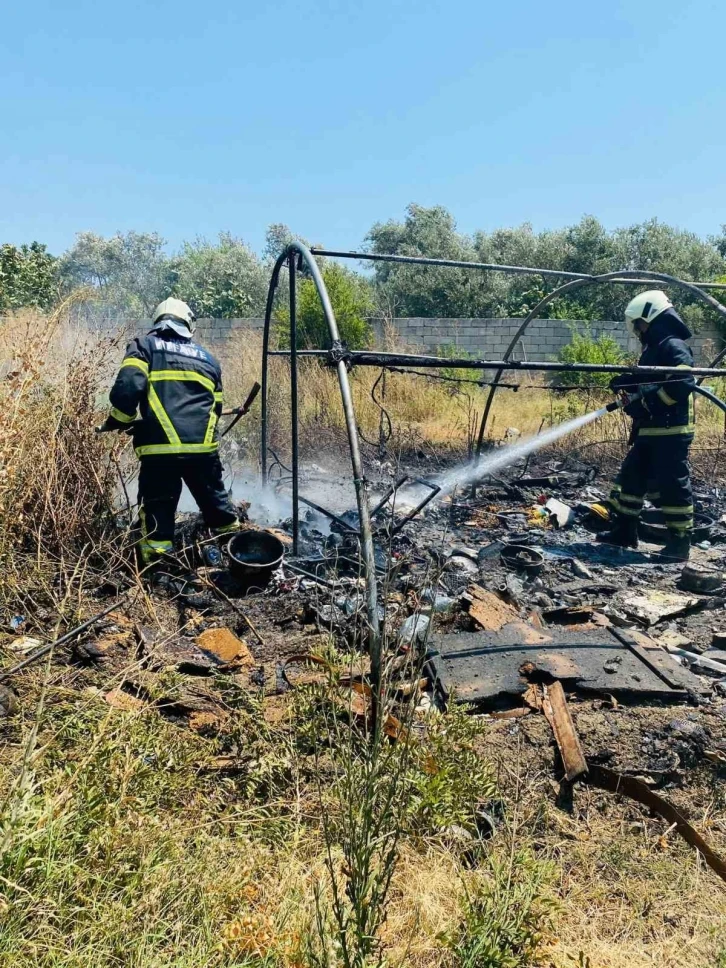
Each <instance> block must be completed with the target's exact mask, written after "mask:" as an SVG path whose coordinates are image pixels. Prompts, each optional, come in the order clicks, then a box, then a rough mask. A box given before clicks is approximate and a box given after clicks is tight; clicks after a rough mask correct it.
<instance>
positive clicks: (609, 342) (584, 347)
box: [555, 327, 627, 387]
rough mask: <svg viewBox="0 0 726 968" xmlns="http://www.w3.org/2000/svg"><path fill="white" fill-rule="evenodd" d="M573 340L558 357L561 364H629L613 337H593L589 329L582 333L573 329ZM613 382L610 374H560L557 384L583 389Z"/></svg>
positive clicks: (604, 385) (603, 385)
mask: <svg viewBox="0 0 726 968" xmlns="http://www.w3.org/2000/svg"><path fill="white" fill-rule="evenodd" d="M571 332H572V340H571V341H570V342H569V343H568V344H567V346H564V347H563V348H562V349H561V350H560V352H559V355H558V359H559V361H560V362H561V363H609V364H618V363H625V362H627V355H626V353H625V352H624V351H623V350H622V349H621V347H620V345H619V344H618V343H617V342H616V341H615V340H614V339H613V338H612V336H605V335H600V336H598V337H597V338H595V337H593V335H592V331H591V330H590V328H589V327H585V328H584V329H583V330H582V331H580V330H578V329H576V328H574V327H573V328H572V330H571ZM611 380H612V374H609V373H567V372H565V373H560V374H558V376H557V379H556V381H555V382H556V383H567V384H570V385H574V386H581V387H606V386H607V385H608V384H609V383H610V381H611Z"/></svg>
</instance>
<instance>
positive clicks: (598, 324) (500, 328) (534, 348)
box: [117, 317, 724, 364]
mask: <svg viewBox="0 0 726 968" xmlns="http://www.w3.org/2000/svg"><path fill="white" fill-rule="evenodd" d="M370 322H371V327H372V330H373V336H374V342H375V345H377V346H378V347H381V346H382V345H383V339H384V329H385V327H384V322H383V320H381V319H372V320H371V321H370ZM521 323H522V320H521V319H519V318H516V319H466V318H461V319H425V318H421V317H410V318H399V319H395V320H393V324H392V328H393V329H394V330H395V332H396V334H397V338H398V340H399V341H400V342H401V344H403V345H405V346H407V347H410V348H411V349H412V350H414V351H420V352H422V353H424V352H428V353H436V352H437V351H438V350H439V349H440V348H442V347H446V346H450V347H453V348H455V349H456V350H459V351H461V353H462V355H466V356H476V357H479V358H481V359H490V360H499V359H501V358H502V356H503V355H504V352H505V350H506V348H507V346H508V345H509V343H510V341H511V339H512V337H513V336H514V334H515V333H516V332H517V330H518V329H519V327H520V325H521ZM263 324H264V320H262V319H260V318H251V319H198V320H197V322H196V339H197V340H198V341H199V342H200V343H201V344H202V345H203V346H206V347H208V349H209V350H211V352H212V353H214V354H215V355H217V356H219V357H220V359H222V360H224V359H226V358H228V357H229V356H230V354H232V353H233V352H235V343H236V339H235V338H236V337H237V336H239V335H240V334H241V333H243V332H248V331H250V330H253V331H255V332H259V333H261V332H262V328H263ZM117 326H118V328H121V327H123V328H125V329H127V330H128V331H129V332H131V333H134V332H135V333H144V332H147V331H148V329H149V322H148V320H123V321H119V322H118V324H117ZM587 328H589V331H590V333H591V334H592V336H593V337H594V338H597V337H599V336H601V335H607V336H611V337H612V338H613V339H614V340H615V341H616V342H617V343H619V345H620V346H622V348H623V349H624V350H625V351H626V352H628V353H631V354H637V353H638V351H639V349H640V344H639V343H638V340H637V339H636V338H635V336H634V335H633V334H632V333H630V332H629V331H628V330H627V329H626V327H625V326H624V324H623V323H622V322H620V321H612V320H598V321H594V322H590V323H586V322H581V321H576V320H567V319H535V320H533V321H532V323H530V325H529V327H528V329H527V332H526V334H525V336H524V339H523V340H522V343H521V344H520V346H519V347H518V348H517V350H515V354H514V355H515V359H520V360H521V359H526V360H556V359H557V357H558V354H559V352H560V350H561V349H562V348H563V347H564V346H566V345H567V344H568V343H569V342H570V341H571V339H572V332H573V329H575V330H579V331H580V332H582V331H584V330H585V329H587ZM690 342H691V347H692V349H693V354H694V356H695V358H696V362H697V363H701V364H703V363H706V362H708V360H709V359H710V358H711V357H713V356H715V354H716V353H717V352H718V351H719V350H720V349H721V348H722V347H723V346H724V339H723V337H722V336H721V335H720V333H719V332H718V331H717V330H716V329H715V328H713V329H706V328H704V330H703V331H701V332H700V333H698V334H697V335H696V336H694V337H693V339H692V340H691V341H690Z"/></svg>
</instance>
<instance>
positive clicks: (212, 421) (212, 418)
mask: <svg viewBox="0 0 726 968" xmlns="http://www.w3.org/2000/svg"><path fill="white" fill-rule="evenodd" d="M217 420H218V417H217V413H216V411H215V410H212V412H211V413H210V414H209V421H208V423H207V432H206V433H205V435H204V443H205V444H211V443H212V438H213V437H214V428H215V427H216V426H217Z"/></svg>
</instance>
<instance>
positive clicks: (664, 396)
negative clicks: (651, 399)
mask: <svg viewBox="0 0 726 968" xmlns="http://www.w3.org/2000/svg"><path fill="white" fill-rule="evenodd" d="M658 396H659V397H660V399H661V400H662V401H663V403H664V404H665V405H666V406H667V407H672V406H674V405H675V404H676V403H678V401H677V400H674V399H673V397H670V396H668V394H667V393H666V391H665V388H664V387H660V388H659V389H658Z"/></svg>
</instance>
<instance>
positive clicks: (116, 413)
mask: <svg viewBox="0 0 726 968" xmlns="http://www.w3.org/2000/svg"><path fill="white" fill-rule="evenodd" d="M111 416H112V417H113V419H114V420H118V422H119V423H124V424H126V423H132V422H133V421H134V420H135V419H136V414H135V413H132V414H131V416H129V415H128V414H127V413H124V412H123V410H118V409H117V408H116V407H111Z"/></svg>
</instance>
